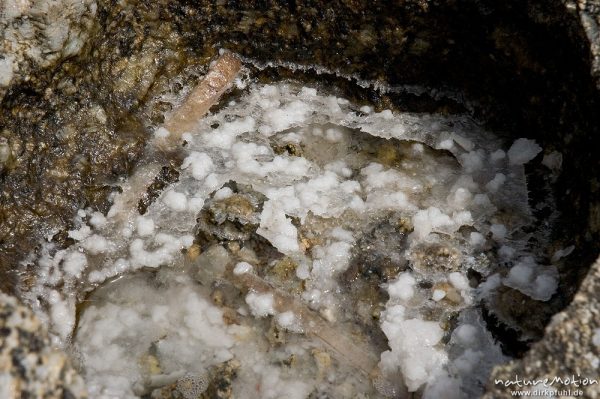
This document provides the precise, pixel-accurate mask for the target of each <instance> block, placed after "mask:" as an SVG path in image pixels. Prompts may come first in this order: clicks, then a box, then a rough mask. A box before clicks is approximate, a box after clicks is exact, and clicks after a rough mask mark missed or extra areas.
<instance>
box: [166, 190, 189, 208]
mask: <svg viewBox="0 0 600 399" xmlns="http://www.w3.org/2000/svg"><path fill="white" fill-rule="evenodd" d="M162 201H163V202H164V203H165V205H167V206H168V207H169V208H171V209H173V210H174V211H185V209H186V208H187V198H186V196H185V194H183V193H178V192H177V191H175V190H169V191H167V192H166V193H165V195H164V196H163V199H162Z"/></svg>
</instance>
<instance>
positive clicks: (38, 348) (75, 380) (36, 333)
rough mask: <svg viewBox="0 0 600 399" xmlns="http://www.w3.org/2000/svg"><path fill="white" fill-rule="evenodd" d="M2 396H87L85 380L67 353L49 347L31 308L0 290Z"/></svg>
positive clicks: (61, 398)
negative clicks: (71, 362) (74, 367)
mask: <svg viewBox="0 0 600 399" xmlns="http://www.w3.org/2000/svg"><path fill="white" fill-rule="evenodd" d="M0 397H2V398H7V399H9V398H48V399H65V398H73V399H74V398H86V397H87V393H86V390H85V385H84V383H83V380H82V379H81V377H80V376H79V374H77V372H76V371H75V370H74V369H73V368H72V367H71V365H70V363H69V360H68V358H67V356H66V355H65V354H64V353H61V352H59V351H55V350H53V349H51V348H50V342H49V340H48V336H47V335H46V331H45V329H44V327H43V326H42V324H41V322H40V321H39V320H38V319H37V318H36V317H35V316H34V315H33V313H32V312H31V310H29V309H28V308H26V307H25V306H23V305H21V304H19V303H18V301H17V300H16V299H15V298H14V297H11V296H8V295H6V294H3V293H1V292H0Z"/></svg>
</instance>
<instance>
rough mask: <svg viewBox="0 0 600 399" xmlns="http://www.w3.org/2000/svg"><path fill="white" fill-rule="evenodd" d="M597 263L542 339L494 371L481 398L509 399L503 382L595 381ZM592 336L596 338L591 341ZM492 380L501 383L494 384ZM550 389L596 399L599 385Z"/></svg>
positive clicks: (599, 358) (599, 312) (599, 311)
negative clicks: (568, 391) (518, 357)
mask: <svg viewBox="0 0 600 399" xmlns="http://www.w3.org/2000/svg"><path fill="white" fill-rule="evenodd" d="M598 292H600V259H598V260H597V261H596V263H595V264H594V266H592V269H591V271H590V274H589V275H588V276H587V277H586V279H585V280H584V281H583V284H582V285H581V288H580V289H579V291H578V292H577V294H576V295H575V298H574V300H573V302H572V303H571V304H570V305H569V306H568V307H567V308H566V309H565V310H564V311H562V312H560V313H558V314H556V315H555V316H554V317H553V318H552V322H551V323H550V324H549V325H548V327H547V328H546V332H545V334H544V338H543V339H542V340H541V341H539V342H537V343H536V344H534V345H533V347H532V348H531V349H530V350H529V352H527V354H525V356H524V357H523V359H520V360H515V361H512V362H510V363H508V364H506V365H503V366H499V367H496V369H495V370H494V372H493V374H492V376H491V378H490V380H489V383H488V389H487V394H486V395H485V398H490V399H491V398H510V397H513V396H514V395H511V393H510V391H511V390H515V389H518V388H516V387H514V386H513V387H505V386H504V385H503V382H505V381H509V380H515V376H518V377H519V378H521V379H523V380H525V379H527V380H539V379H541V380H543V379H546V378H547V379H548V380H549V381H552V380H553V379H554V378H556V377H560V378H563V379H565V378H572V377H573V376H575V377H576V378H578V379H581V380H583V379H584V378H589V379H595V380H598V379H599V375H598V366H599V364H600V346H599V345H598V344H599V342H598V336H600V297H599V296H598ZM595 336H596V338H594V337H595ZM495 380H501V381H502V382H501V383H498V384H496V383H495ZM552 388H555V389H558V390H559V391H561V390H567V389H570V390H571V391H574V390H576V389H579V390H582V391H583V395H579V396H580V397H585V398H600V385H599V384H588V385H585V386H584V385H583V384H582V385H581V386H580V387H577V386H575V385H571V384H560V383H556V384H554V385H553V387H552Z"/></svg>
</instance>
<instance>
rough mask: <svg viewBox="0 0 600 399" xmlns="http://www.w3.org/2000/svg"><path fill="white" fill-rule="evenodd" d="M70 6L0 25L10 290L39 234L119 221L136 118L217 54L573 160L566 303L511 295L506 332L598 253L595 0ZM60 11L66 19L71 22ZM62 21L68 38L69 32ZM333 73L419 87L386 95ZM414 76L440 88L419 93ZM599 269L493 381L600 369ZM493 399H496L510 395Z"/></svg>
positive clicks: (566, 216) (1, 210) (561, 233)
mask: <svg viewBox="0 0 600 399" xmlns="http://www.w3.org/2000/svg"><path fill="white" fill-rule="evenodd" d="M38 3H39V4H38ZM63 3H65V4H63V5H64V7H60V4H57V5H55V6H56V9H54V8H53V10H54V11H52V12H50V13H48V14H47V15H46V14H40V12H39V9H38V8H39V7H40V4H42V2H31V4H29V3H27V4H28V5H27V6H24V7H23V8H19V9H17V8H14V9H11V10H8V9H7V8H4V9H3V14H2V15H3V19H2V20H1V21H0V27H5V29H3V30H2V31H3V32H4V33H3V35H4V36H3V41H2V46H3V47H2V48H1V50H2V55H1V56H0V66H1V67H2V68H11V69H10V70H11V72H10V73H5V74H3V75H2V78H0V98H2V100H1V101H2V103H1V105H2V107H1V110H0V162H1V164H0V184H1V186H2V189H1V190H2V191H1V196H0V221H1V225H0V276H1V277H2V278H0V289H2V290H4V291H7V292H14V293H18V291H19V290H26V289H27V287H28V279H29V278H30V276H29V275H28V274H27V272H24V273H21V274H17V273H15V270H16V267H15V265H17V264H18V262H19V261H20V260H22V259H23V256H24V255H25V254H27V253H28V252H29V251H30V250H31V249H32V248H33V247H34V246H35V245H36V243H37V242H38V241H39V238H40V237H41V236H44V235H49V236H53V240H54V241H56V242H58V243H59V244H62V245H67V244H68V243H69V241H68V240H69V239H68V238H67V235H66V231H67V230H68V229H69V228H70V226H71V223H72V219H73V216H74V214H75V213H76V211H77V209H79V208H85V207H92V208H93V209H95V210H99V211H101V212H106V211H107V209H108V207H109V206H110V203H109V201H108V199H109V196H110V193H111V192H113V191H114V190H116V188H115V186H116V183H117V182H118V179H119V178H122V177H124V176H126V175H127V174H128V173H130V172H131V170H132V168H133V166H134V165H135V163H136V160H138V159H139V158H140V157H141V156H142V154H143V147H144V143H145V141H146V140H147V138H148V137H149V135H148V132H149V128H151V127H152V126H144V125H143V124H142V123H140V120H142V119H145V120H150V121H152V122H153V123H155V124H156V125H158V124H160V123H162V120H161V116H160V115H162V114H163V113H164V111H165V110H167V111H168V110H170V109H172V108H173V107H174V104H176V102H177V98H178V95H181V90H182V88H183V87H185V86H188V85H189V83H190V82H194V81H196V80H197V79H198V77H199V76H201V74H202V72H203V71H204V70H205V69H206V64H207V62H208V60H210V59H211V57H212V56H214V55H215V54H216V52H217V50H218V48H219V47H226V48H229V49H231V50H233V51H236V52H239V53H240V54H242V55H244V56H247V57H249V58H252V59H255V60H258V61H259V64H260V61H265V60H266V61H272V62H273V63H274V64H275V66H277V65H279V66H280V68H275V67H272V66H271V67H268V66H267V67H266V68H265V69H261V68H262V66H261V68H255V69H254V70H253V72H255V73H256V75H257V76H259V78H260V79H262V80H265V81H269V80H276V79H280V78H281V77H286V76H290V75H294V76H296V77H297V76H298V73H293V72H291V71H290V70H289V69H286V68H285V63H286V62H295V63H300V64H305V65H314V64H316V65H320V66H322V67H324V68H325V71H321V74H320V75H318V74H316V73H315V72H314V71H310V70H309V71H306V72H303V73H301V74H300V75H301V76H303V78H305V79H306V80H311V79H312V80H323V81H326V82H333V83H334V84H337V86H338V87H340V90H342V91H344V94H345V95H346V96H347V97H349V98H351V99H353V100H355V101H356V102H358V103H360V102H361V101H362V102H365V103H367V102H369V103H372V104H375V105H376V106H377V107H381V108H392V109H408V110H412V111H441V112H447V113H452V112H456V110H457V109H461V107H463V105H461V104H467V106H468V107H470V108H471V111H472V112H473V114H474V115H475V116H476V117H477V118H479V119H481V120H483V121H484V122H485V123H486V124H487V125H488V126H489V127H490V128H492V129H494V130H497V131H500V132H505V134H506V135H507V136H510V135H511V133H512V134H519V133H520V132H527V134H528V136H530V137H532V138H535V139H536V140H539V142H541V143H543V145H544V148H546V151H552V150H557V151H560V152H561V153H562V156H563V160H564V161H563V169H562V172H561V175H560V176H559V177H558V179H557V181H556V183H555V185H554V194H555V195H556V197H557V208H558V209H559V210H561V212H562V214H561V216H560V220H559V222H558V225H560V226H562V227H561V228H560V229H557V231H555V232H554V233H553V241H552V242H551V243H549V246H548V248H549V254H547V255H546V256H551V254H552V252H554V251H555V250H557V249H560V248H564V247H566V246H569V245H575V247H576V248H577V251H575V252H574V253H573V254H572V255H571V256H569V257H568V258H566V259H565V260H564V265H563V267H562V268H561V270H560V272H561V286H560V292H559V294H557V295H556V296H555V297H554V298H553V299H552V300H551V301H550V302H549V303H540V302H536V301H529V302H527V303H524V302H523V301H519V298H518V293H516V291H514V292H513V293H512V294H511V293H510V292H509V293H507V295H506V298H505V299H500V304H499V306H500V307H501V308H502V312H500V314H495V315H494V317H496V319H498V320H497V323H499V324H513V321H514V320H524V321H526V322H527V323H529V324H531V325H532V326H533V327H532V328H531V329H529V330H530V331H531V330H534V331H535V332H536V334H534V339H535V340H537V339H540V338H541V335H542V331H543V328H544V326H545V324H546V323H547V322H548V320H549V318H550V316H551V315H552V314H554V313H555V312H556V311H558V310H560V309H561V308H563V307H564V306H566V305H567V304H568V303H569V302H570V300H571V299H572V298H573V295H574V293H575V291H576V289H577V287H578V284H579V282H580V281H581V280H582V279H583V277H584V276H585V275H586V273H587V271H588V267H589V265H590V264H591V263H592V261H593V260H594V258H595V257H596V256H597V255H598V249H599V244H598V243H599V242H600V199H599V193H598V191H599V190H600V183H599V182H598V177H597V176H595V175H594V174H593V171H595V170H599V168H600V159H599V158H598V156H597V154H596V153H594V151H592V150H591V149H593V148H595V147H597V144H598V137H599V136H598V127H599V126H600V123H599V122H600V121H599V117H598V113H597V109H598V93H597V87H598V77H599V76H600V62H599V61H598V59H599V58H600V50H599V49H600V39H599V36H598V31H597V26H598V24H599V23H600V16H599V15H600V14H599V12H598V8H597V5H596V4H595V3H594V2H591V1H581V2H578V3H574V2H570V1H567V2H559V1H553V2H551V3H549V4H541V3H539V2H533V1H528V2H517V1H515V2H503V3H502V4H496V2H489V1H470V2H461V3H460V4H459V2H454V1H446V2H440V3H437V2H428V1H404V2H400V3H397V4H395V5H392V6H390V5H385V6H384V5H378V4H373V3H372V2H360V1H338V2H333V3H331V2H327V4H323V3H321V2H293V3H290V4H288V3H286V4H283V3H281V4H279V3H277V2H261V1H257V2H251V3H247V4H246V5H239V4H234V5H232V4H225V3H217V2H200V3H197V2H186V1H180V2H174V3H173V2H169V3H168V4H166V2H165V4H160V5H157V4H156V3H155V2H145V1H139V2H134V1H129V2H122V3H119V4H118V5H117V4H113V3H112V2H109V1H100V2H98V3H97V4H96V3H94V2H83V3H79V2H78V3H77V4H75V3H73V4H70V3H69V4H66V2H63ZM22 4H26V3H25V2H23V3H22ZM5 7H6V6H5ZM15 7H16V6H15ZM53 7H54V6H53ZM63 9H66V10H67V11H68V12H66V13H62V12H61V13H59V14H60V15H59V14H57V12H58V11H57V10H63ZM8 11H10V13H9V12H8ZM28 23H29V24H32V28H31V29H32V31H31V32H33V34H32V33H31V32H29V31H28V30H27V29H25V28H24V27H26V26H27V24H28ZM61 24H62V25H64V26H65V27H68V28H66V29H63V27H61V30H60V31H59V32H55V31H54V30H53V29H54V28H55V27H56V26H57V25H58V26H60V25H61ZM28 32H29V33H28ZM10 35H13V36H10ZM15 35H16V36H15ZM19 35H20V36H19ZM28 35H29V36H28ZM15 46H16V47H15ZM32 49H38V50H37V51H38V52H39V55H38V56H37V57H36V55H35V54H37V53H35V52H34V53H35V54H33V55H32ZM259 64H257V65H259ZM7 70H8V69H7ZM327 71H330V72H331V71H340V72H342V73H343V74H345V75H353V76H356V77H357V78H360V79H367V80H374V81H382V82H388V83H390V84H392V85H397V86H401V85H408V86H401V88H400V89H399V90H393V91H390V92H385V91H383V92H382V91H374V90H370V89H365V88H360V87H357V86H356V85H355V84H354V83H355V82H353V83H352V84H350V83H348V81H347V80H345V79H340V78H339V77H335V76H334V75H333V74H332V73H330V72H327ZM415 84H419V85H422V86H425V87H436V88H439V89H440V90H439V91H438V92H434V93H433V94H431V93H427V92H426V91H425V92H418V91H416V89H414V88H413V89H411V86H410V85H415ZM458 92H460V93H461V94H460V95H459V94H457V93H458ZM444 93H446V94H447V93H453V94H452V95H446V96H444V95H443V94H444ZM436 96H437V97H436ZM440 96H441V97H442V98H441V99H440ZM457 98H458V100H457ZM165 166H167V163H165ZM167 177H168V176H166V177H165V176H162V177H161V176H159V177H157V182H160V180H161V178H164V179H163V180H167ZM532 194H533V195H534V196H535V195H536V193H535V192H533V193H532ZM597 268H598V266H597V265H596V267H595V269H592V272H591V273H590V274H589V275H588V277H587V279H586V280H585V282H584V283H583V286H582V289H581V291H580V292H579V293H578V294H577V296H576V297H575V301H574V302H573V303H572V304H571V305H570V306H569V307H568V308H567V309H566V310H565V311H564V312H563V313H560V314H559V315H557V316H555V319H554V320H553V322H552V324H551V325H550V326H549V327H548V329H547V331H546V334H545V337H544V338H543V340H542V341H540V342H539V343H538V344H536V345H534V347H533V349H532V350H531V351H530V352H528V353H527V355H526V356H525V357H524V358H523V359H522V360H518V361H515V362H512V363H510V364H509V365H507V366H504V367H503V368H501V369H499V370H497V372H496V375H497V376H502V375H509V374H510V373H512V374H514V373H515V372H519V373H520V374H521V373H522V374H523V375H524V376H530V377H531V378H537V377H541V376H542V375H552V376H554V374H569V373H573V372H579V371H581V373H582V374H583V373H586V372H589V373H592V372H594V369H593V368H590V367H591V365H593V362H590V361H589V359H588V358H589V356H588V357H587V358H586V355H587V354H589V353H593V354H595V356H598V352H597V348H595V347H594V346H593V345H592V344H591V338H590V334H592V333H591V331H593V329H594V328H598V327H600V321H599V320H598V317H597V315H598V309H599V308H598V304H597V301H596V297H597V293H596V292H595V291H594V289H593V288H594V287H596V285H597V283H598V281H599V279H600V276H598V273H597V270H596V269H597ZM594 270H596V272H594ZM509 291H510V290H509ZM583 320H585V322H584V321H583ZM518 323H519V322H517V323H516V324H518ZM500 335H501V334H500ZM592 335H593V334H592ZM500 338H502V337H501V336H500ZM559 348H568V350H564V351H563V350H559ZM594 351H595V352H594ZM557 352H559V353H557ZM555 356H561V357H560V358H557V357H555ZM586 359H587V360H586ZM586 362H587V363H586ZM592 377H597V376H592ZM490 389H491V390H492V393H490V395H496V396H491V397H497V396H500V395H505V394H506V395H507V394H508V393H507V392H508V391H506V390H503V389H502V388H500V387H491V388H490ZM591 389H592V390H590V391H589V392H588V393H589V394H590V396H592V395H593V394H594V391H593V389H596V388H594V387H592V388H591Z"/></svg>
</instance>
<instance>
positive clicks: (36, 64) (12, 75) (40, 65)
mask: <svg viewBox="0 0 600 399" xmlns="http://www.w3.org/2000/svg"><path fill="white" fill-rule="evenodd" d="M96 11H97V5H96V2H95V1H94V0H52V1H48V0H5V1H3V2H2V3H0V100H1V99H2V97H3V96H4V93H5V92H6V89H7V87H9V86H11V85H14V84H18V83H21V82H23V81H26V82H28V81H31V80H32V79H36V78H37V77H38V71H37V70H39V69H46V68H52V67H54V66H56V65H57V64H58V63H59V62H60V61H61V60H63V59H65V58H69V57H72V56H74V55H76V54H78V53H79V51H81V49H82V47H83V45H84V43H85V41H86V40H87V39H88V37H89V34H90V32H91V31H92V30H93V28H94V18H95V16H96Z"/></svg>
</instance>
